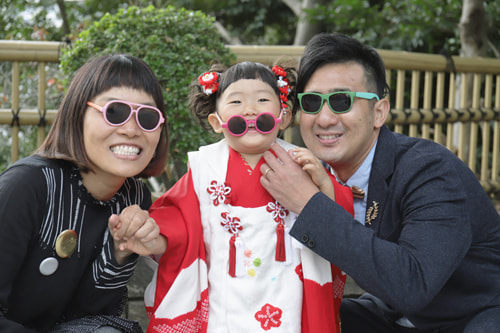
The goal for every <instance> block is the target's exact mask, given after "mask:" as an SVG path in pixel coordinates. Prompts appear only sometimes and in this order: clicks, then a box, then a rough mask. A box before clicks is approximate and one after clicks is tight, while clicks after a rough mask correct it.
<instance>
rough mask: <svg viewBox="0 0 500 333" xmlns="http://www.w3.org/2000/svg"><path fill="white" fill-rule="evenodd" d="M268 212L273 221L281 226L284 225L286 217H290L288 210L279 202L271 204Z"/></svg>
mask: <svg viewBox="0 0 500 333" xmlns="http://www.w3.org/2000/svg"><path fill="white" fill-rule="evenodd" d="M266 210H267V211H268V212H269V213H271V215H272V216H273V219H274V220H275V221H276V222H278V223H279V224H283V222H284V220H285V217H286V216H287V215H288V210H286V208H285V207H283V206H282V205H281V204H280V203H279V202H278V201H276V202H269V203H268V204H267V207H266Z"/></svg>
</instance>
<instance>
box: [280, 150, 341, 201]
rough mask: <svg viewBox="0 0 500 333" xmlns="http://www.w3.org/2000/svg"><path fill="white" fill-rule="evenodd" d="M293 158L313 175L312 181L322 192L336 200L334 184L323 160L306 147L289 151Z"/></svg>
mask: <svg viewBox="0 0 500 333" xmlns="http://www.w3.org/2000/svg"><path fill="white" fill-rule="evenodd" d="M289 153H290V155H291V156H292V158H293V160H294V161H295V162H296V163H297V164H299V165H300V166H301V167H302V170H304V171H306V172H307V173H308V174H309V176H310V177H311V179H312V181H313V182H314V183H315V184H316V185H317V186H318V187H319V188H320V190H321V192H323V193H325V194H326V195H328V196H329V197H330V198H331V199H332V200H335V191H334V189H333V184H332V181H331V179H330V176H328V173H327V172H326V170H325V167H324V166H323V164H322V163H321V161H320V160H319V159H318V158H317V157H316V156H314V154H313V153H312V152H311V151H310V150H309V149H306V148H302V147H299V148H295V149H291V150H290V151H289Z"/></svg>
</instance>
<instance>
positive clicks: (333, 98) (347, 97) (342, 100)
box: [297, 91, 380, 113]
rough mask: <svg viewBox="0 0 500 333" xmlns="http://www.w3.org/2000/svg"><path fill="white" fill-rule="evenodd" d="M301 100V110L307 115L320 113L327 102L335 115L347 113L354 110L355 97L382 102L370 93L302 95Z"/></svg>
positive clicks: (342, 92)
mask: <svg viewBox="0 0 500 333" xmlns="http://www.w3.org/2000/svg"><path fill="white" fill-rule="evenodd" d="M297 96H298V98H299V103H300V108H301V109H302V111H304V112H305V113H318V112H319V110H321V108H322V107H323V102H324V101H325V100H326V101H327V102H328V106H329V107H330V110H332V111H333V112H334V113H345V112H348V111H350V110H351V109H352V105H353V102H354V97H359V98H364V99H373V98H376V99H377V101H379V100H380V98H379V97H378V95H377V94H374V93H369V92H355V91H336V92H333V93H330V94H319V93H313V92H310V93H300V94H297Z"/></svg>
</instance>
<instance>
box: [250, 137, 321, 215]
mask: <svg viewBox="0 0 500 333" xmlns="http://www.w3.org/2000/svg"><path fill="white" fill-rule="evenodd" d="M271 149H272V150H273V151H274V152H275V153H276V156H277V157H276V156H274V155H273V154H272V153H271V152H270V151H266V152H265V153H264V159H265V160H266V163H263V164H262V166H261V168H260V171H261V172H262V177H261V178H260V183H261V184H262V186H264V188H265V189H266V190H267V191H268V192H269V193H270V194H271V195H272V196H273V197H274V198H275V199H276V200H278V202H279V203H280V204H282V205H283V206H285V207H286V208H287V209H288V210H290V211H292V212H294V213H297V214H299V213H300V212H301V211H302V209H303V208H304V206H305V205H306V204H307V202H308V201H309V199H311V197H312V196H313V195H314V194H315V193H317V192H319V188H318V186H317V185H316V184H314V182H313V181H312V180H311V177H310V176H309V174H308V173H307V172H306V171H304V170H302V167H301V166H300V165H299V164H297V163H296V162H295V161H294V160H293V159H292V157H291V156H290V155H289V153H287V152H286V151H285V150H284V149H283V148H282V147H281V146H280V145H279V144H277V143H273V144H272V145H271ZM290 154H292V152H290Z"/></svg>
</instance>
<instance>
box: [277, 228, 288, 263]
mask: <svg viewBox="0 0 500 333" xmlns="http://www.w3.org/2000/svg"><path fill="white" fill-rule="evenodd" d="M276 237H277V241H276V255H275V260H276V261H286V247H285V226H284V225H283V224H281V223H280V224H278V226H277V227H276Z"/></svg>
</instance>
